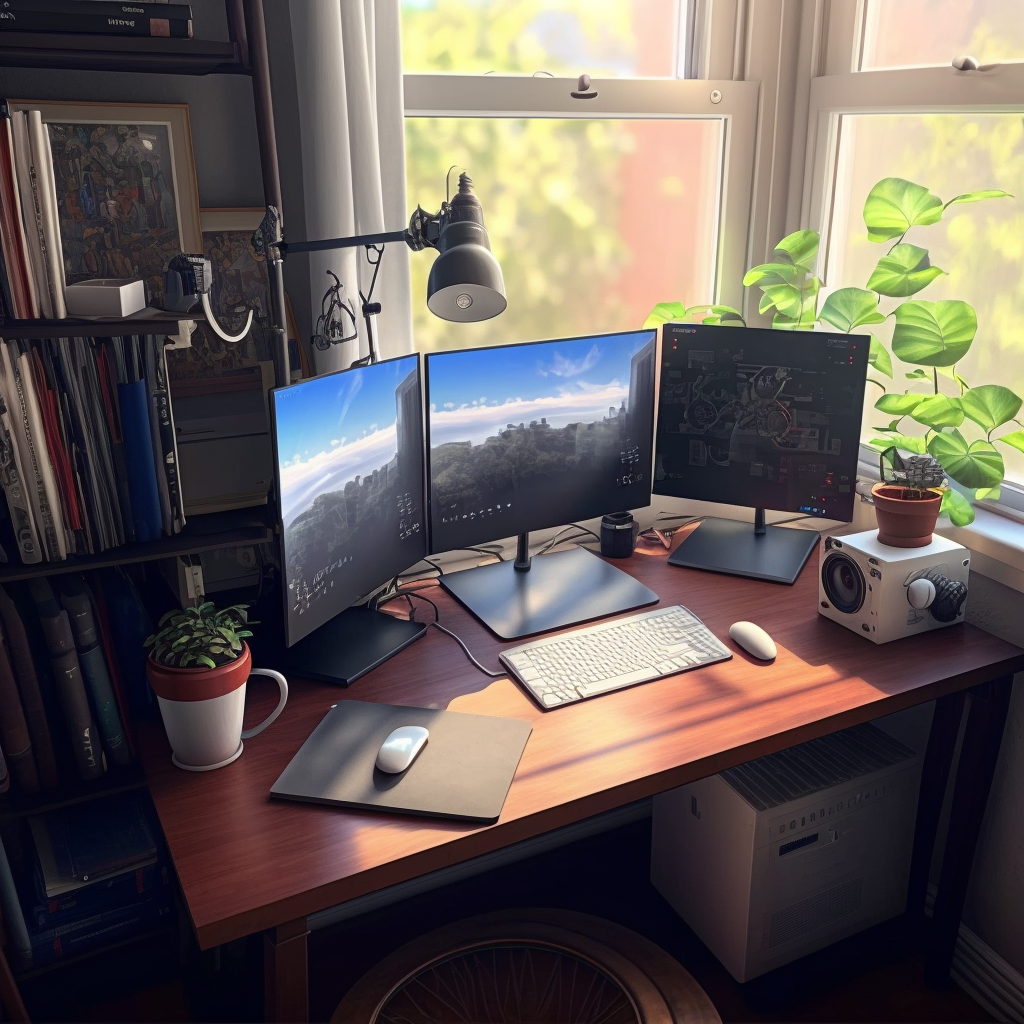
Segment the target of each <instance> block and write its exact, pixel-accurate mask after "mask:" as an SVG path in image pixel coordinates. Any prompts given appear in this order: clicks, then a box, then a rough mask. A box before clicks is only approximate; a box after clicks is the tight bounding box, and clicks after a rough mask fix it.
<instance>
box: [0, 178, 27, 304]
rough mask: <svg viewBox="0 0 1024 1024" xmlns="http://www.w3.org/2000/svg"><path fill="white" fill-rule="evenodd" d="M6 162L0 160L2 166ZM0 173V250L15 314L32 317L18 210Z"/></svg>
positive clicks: (11, 193)
mask: <svg viewBox="0 0 1024 1024" xmlns="http://www.w3.org/2000/svg"><path fill="white" fill-rule="evenodd" d="M3 164H4V161H2V160H0V166H3ZM3 177H4V175H3V174H2V173H0V248H2V249H3V254H4V266H5V267H6V268H7V274H8V278H9V285H10V290H11V296H12V298H13V300H14V314H15V316H18V317H31V316H32V311H33V306H32V298H31V293H30V291H29V283H28V274H29V268H28V258H27V255H26V253H25V252H24V250H19V248H18V244H17V243H18V229H17V226H16V223H15V217H16V210H15V209H14V207H13V191H12V192H10V193H9V192H8V190H7V185H8V184H9V182H6V181H4V180H2V179H3Z"/></svg>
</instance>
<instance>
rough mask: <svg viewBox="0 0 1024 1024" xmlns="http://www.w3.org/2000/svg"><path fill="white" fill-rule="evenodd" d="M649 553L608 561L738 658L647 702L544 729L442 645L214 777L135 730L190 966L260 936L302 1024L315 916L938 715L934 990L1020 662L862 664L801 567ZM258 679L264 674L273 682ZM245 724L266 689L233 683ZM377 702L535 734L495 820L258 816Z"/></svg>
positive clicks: (403, 658)
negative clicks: (732, 569)
mask: <svg viewBox="0 0 1024 1024" xmlns="http://www.w3.org/2000/svg"><path fill="white" fill-rule="evenodd" d="M666 556H667V553H666V552H665V551H664V550H663V549H659V551H658V552H654V551H650V552H648V551H644V550H638V551H637V552H636V554H635V555H634V556H633V557H632V558H629V559H626V560H621V561H617V562H616V563H615V564H617V565H619V566H620V567H621V568H623V569H624V570H625V571H627V572H628V573H630V574H631V575H633V576H634V577H636V578H637V579H638V580H640V581H641V582H642V583H644V584H645V585H646V586H648V587H650V588H651V589H652V590H654V591H655V592H656V593H657V594H658V595H659V598H660V602H661V604H682V605H685V606H686V607H688V608H690V609H691V610H692V611H693V612H695V613H696V614H697V615H698V616H699V617H700V618H701V619H703V620H704V622H705V624H706V625H708V626H709V627H710V628H711V629H712V630H713V631H714V633H715V634H716V635H717V636H718V637H720V638H722V639H723V640H725V641H726V642H727V643H729V644H730V646H731V647H733V649H734V650H735V654H734V657H733V658H732V659H731V660H730V661H725V662H719V663H717V664H713V665H709V666H706V667H705V668H701V669H696V670H693V671H690V672H685V673H681V674H679V675H675V676H670V677H667V678H665V679H661V680H658V681H657V682H654V683H646V684H644V685H642V686H638V687H633V688H631V689H627V690H620V691H618V692H615V693H610V694H606V695H604V696H601V697H596V698H594V699H592V700H587V701H583V702H581V703H578V704H572V705H569V706H566V707H563V708H556V709H554V710H552V711H541V710H540V709H539V708H538V707H537V706H536V705H534V704H533V703H532V702H531V701H530V699H529V698H528V697H527V696H526V695H525V694H524V693H523V692H522V691H521V690H520V689H519V688H518V687H517V686H516V685H515V684H513V683H512V682H511V681H510V680H508V679H499V680H497V681H495V682H492V681H490V680H488V679H487V678H486V677H485V676H483V675H481V674H480V673H479V672H477V671H476V670H475V669H474V668H473V667H472V666H471V665H470V663H469V662H468V661H467V660H466V658H465V656H464V655H463V653H462V651H461V650H460V649H459V647H458V646H457V645H456V643H455V642H454V641H453V640H452V639H451V638H450V637H447V636H445V635H444V634H442V633H441V632H440V631H438V630H430V631H428V633H427V635H426V636H425V637H424V638H423V639H421V640H419V641H417V642H416V643H414V644H412V645H411V646H409V647H407V648H406V649H405V650H403V651H401V652H400V653H399V654H398V655H396V656H395V657H394V658H392V659H391V660H390V661H388V662H386V663H385V664H384V665H382V666H381V667H380V668H377V669H376V670H374V671H373V672H371V673H369V674H368V675H366V676H363V677H362V678H361V679H358V680H357V681H356V682H355V683H354V684H353V685H352V686H350V687H349V688H347V689H338V688H337V687H333V686H329V685H326V684H320V683H312V682H306V681H303V680H289V682H290V685H291V697H290V699H289V702H288V706H287V707H286V708H285V710H284V713H283V714H282V715H281V717H280V719H279V720H278V721H277V722H276V723H275V724H274V725H273V726H272V727H271V728H270V729H268V730H267V731H266V732H265V733H263V734H262V735H260V736H259V737H257V738H256V739H254V740H252V741H250V742H249V743H248V744H247V747H246V750H245V752H244V753H243V755H242V756H241V757H240V758H239V759H238V760H237V761H235V762H234V763H233V764H231V765H229V766H227V767H225V768H222V769H220V770H218V771H214V772H208V773H205V774H194V773H191V772H184V771H180V770H179V769H177V768H175V767H174V766H173V765H172V764H171V756H170V748H169V746H168V744H167V741H166V738H165V737H164V734H163V730H162V728H161V726H160V724H159V723H149V724H147V725H146V726H144V728H143V730H142V733H143V735H142V736H141V737H140V738H141V740H142V742H141V743H140V747H141V749H142V752H143V753H142V760H143V766H144V768H145V772H146V777H147V780H148V784H149V788H150V792H151V794H152V798H153V802H154V805H155V807H156V811H157V814H158V815H159V818H160V824H161V826H162V828H163V831H164V835H165V837H166V839H167V846H168V849H169V852H170V856H171V858H172V860H173V862H174V867H175V870H176V872H177V875H178V879H179V882H180V884H181V888H182V893H183V896H184V901H185V904H186V905H187V907H188V910H189V914H190V916H191V920H192V925H193V928H194V931H195V935H196V938H197V940H198V943H199V945H200V947H201V948H203V949H209V948H211V947H213V946H217V945H220V944H221V943H225V942H229V941H232V940H234V939H239V938H242V937H244V936H248V935H253V934H255V933H258V932H263V933H264V934H265V944H264V949H265V967H266V972H265V998H266V1015H267V1019H268V1020H305V1019H307V1017H308V986H307V935H308V933H309V925H308V919H309V918H310V917H311V916H312V915H315V914H317V913H318V912H321V911H324V910H326V909H328V908H333V907H337V906H338V905H341V904H344V903H346V902H347V901H350V900H354V899H356V898H358V897H365V896H368V895H369V894H373V893H380V892H381V891H382V890H385V889H387V888H389V887H391V886H396V885H399V884H401V883H409V882H410V881H412V880H415V879H421V878H422V877H423V876H426V875H429V874H431V873H432V872H436V871H441V870H442V869H446V868H447V869H450V868H451V867H452V866H453V865H459V864H465V863H466V862H469V861H472V860H473V859H474V858H478V857H485V856H486V855H489V854H494V853H495V852H496V851H501V850H504V849H505V848H507V847H510V846H512V845H514V844H517V843H522V842H524V841H527V840H533V839H536V837H539V836H541V835H544V834H546V833H551V832H554V831H555V830H558V829H561V828H565V827H566V826H571V825H576V824H578V823H581V822H584V821H586V820H587V819H591V818H594V817H595V816H598V815H603V814H608V813H609V812H613V811H616V810H618V809H621V808H625V807H628V806H629V805H631V804H634V803H636V802H637V801H642V800H645V799H647V798H649V797H651V796H653V795H654V794H656V793H659V792H664V791H665V790H668V789H672V788H674V787H676V786H681V785H684V784H686V783H688V782H692V781H694V780H696V779H700V778H704V777H706V776H709V775H713V774H715V773H716V772H719V771H722V770H723V769H725V768H729V767H733V766H735V765H737V764H742V763H743V762H745V761H749V760H752V759H753V758H757V757H761V756H762V755H764V754H768V753H773V752H775V751H778V750H782V749H785V748H786V747H790V746H793V745H794V744H797V743H801V742H803V741H805V740H809V739H813V738H815V737H817V736H822V735H824V734H826V733H830V732H835V731H837V730H839V729H845V728H848V727H849V726H852V725H856V724H858V723H861V722H867V721H871V720H872V719H875V718H879V717H881V716H883V715H887V714H891V713H893V712H896V711H901V710H903V709H905V708H908V707H911V706H914V705H917V704H922V703H924V702H927V701H931V700H935V701H936V702H937V703H936V710H935V715H934V717H933V721H932V728H931V733H930V736H929V740H928V746H927V750H926V753H925V762H924V769H923V778H922V786H921V799H920V802H919V807H918V815H917V824H916V832H915V838H914V853H913V858H912V863H911V877H910V888H909V893H908V902H907V907H908V912H909V913H911V914H923V910H924V899H925V891H926V888H927V882H928V867H929V864H930V860H931V853H932V848H933V846H934V842H935V835H936V830H937V827H938V820H939V811H940V808H941V804H942V797H943V792H944V790H945V788H946V783H947V777H948V775H949V772H950V770H951V769H950V766H951V764H952V762H953V753H954V746H955V744H956V740H957V734H958V730H959V728H960V723H961V719H962V716H963V713H964V709H965V706H966V708H967V713H968V719H967V724H966V727H965V733H964V739H963V744H962V748H961V754H960V759H959V766H958V770H957V775H956V779H955V782H954V783H953V804H952V812H951V819H950V824H949V831H948V837H947V840H946V848H945V854H944V857H943V861H942V874H941V878H940V883H939V891H938V898H937V900H936V903H935V908H934V913H933V918H932V924H931V928H930V931H929V939H928V942H929V945H928V948H927V955H926V957H927V958H926V977H927V979H928V981H929V983H930V984H936V985H939V984H942V983H944V982H945V980H946V979H948V976H949V968H950V964H951V962H952V957H953V949H954V946H955V943H956V937H957V932H958V929H959V925H960V916H961V913H962V910H963V905H964V899H965V896H966V891H967V883H968V879H969V876H970V869H971V863H972V860H973V857H974V849H975V846H976V844H977V838H978V833H979V831H980V828H981V820H982V816H983V814H984V810H985V803H986V800H987V797H988V792H989V788H990V784H991V781H992V776H993V772H994V770H995V763H996V757H997V754H998V750H999V742H1000V739H1001V737H1002V731H1003V724H1004V722H1005V720H1006V712H1007V708H1008V705H1009V699H1010V689H1011V686H1012V682H1013V674H1014V673H1015V672H1017V671H1021V670H1024V650H1021V649H1020V648H1018V647H1015V646H1013V645H1012V644H1009V643H1007V642H1005V641H1003V640H1000V639H998V638H997V637H994V636H992V635H990V634H988V633H986V632H984V631H983V630H980V629H978V628H976V627H974V626H971V625H967V624H964V625H957V626H951V627H949V628H944V629H938V630H934V631H932V632H930V633H926V634H922V635H918V636H914V637H908V638H906V639H903V640H898V641H896V642H894V643H890V644H886V645H882V646H876V645H875V644H873V643H871V642H870V641H868V640H866V639H864V638H862V637H860V636H858V635H857V634H856V633H854V632H852V631H851V630H848V629H845V628H844V627H843V626H841V625H839V624H838V623H835V622H831V621H829V620H827V619H825V618H823V617H822V616H820V615H818V613H817V604H816V603H817V587H818V583H817V577H818V560H817V556H812V557H811V560H810V561H809V562H808V564H807V565H806V566H805V568H804V570H803V572H802V573H801V575H800V577H799V578H798V579H797V582H796V584H795V585H794V586H792V587H788V586H783V585H779V584H774V583H767V582H762V581H757V580H749V579H741V578H738V577H732V576H724V575H719V574H715V573H706V572H700V571H697V570H690V569H683V568H676V567H674V566H670V565H668V564H667V562H666ZM430 596H431V598H432V599H433V600H435V601H436V602H437V604H438V606H439V608H440V614H441V621H442V622H443V623H444V624H445V625H446V626H448V627H449V628H450V629H452V630H454V631H455V632H456V633H458V634H459V635H460V636H461V637H462V638H463V639H464V640H465V642H466V643H467V644H468V645H469V648H470V650H472V651H473V653H474V654H475V655H476V656H477V658H478V659H479V660H481V661H482V662H483V663H484V664H485V665H487V666H489V667H493V668H497V667H498V665H499V662H498V652H499V651H500V650H502V649H503V647H505V646H509V645H507V644H504V643H503V642H502V641H500V640H498V639H497V638H495V637H494V636H492V635H491V634H490V633H489V632H488V631H487V630H486V629H485V628H484V627H483V626H481V625H480V624H479V623H478V622H477V621H476V620H475V619H474V618H472V616H470V615H469V613H468V612H466V611H465V610H464V609H463V608H462V607H461V606H460V605H458V604H457V603H456V602H455V601H454V600H453V599H452V598H450V597H449V596H448V595H447V594H445V593H444V591H442V590H441V589H440V588H438V589H437V592H436V594H435V593H433V592H432V593H431V595H430ZM739 619H748V620H751V621H753V622H756V623H758V624H759V625H761V626H762V627H764V628H765V629H766V630H767V631H768V633H769V634H770V635H771V636H772V637H773V638H774V640H775V642H776V644H777V646H778V649H779V653H778V657H777V658H776V659H775V661H774V662H772V663H770V664H764V663H760V662H757V661H755V659H753V658H751V657H750V656H749V655H747V654H745V653H743V652H742V651H740V650H739V649H738V648H736V645H735V644H732V643H731V641H729V640H728V628H729V625H730V624H731V623H733V622H735V621H737V620H739ZM270 667H273V666H270ZM250 691H251V692H250V696H249V714H250V715H251V716H252V718H253V720H257V719H258V718H259V717H260V716H262V715H264V714H265V713H266V712H267V711H268V710H269V709H270V707H271V706H272V702H273V700H276V688H275V693H274V695H271V693H270V688H269V686H268V688H267V689H265V690H264V689H263V683H262V682H260V681H258V679H254V680H253V682H251V683H250ZM344 700H360V701H379V702H383V703H388V704H408V705H413V706H417V707H431V708H445V707H447V708H450V709H451V710H457V711H467V712H473V713H477V714H492V715H507V716H513V717H519V718H523V719H526V720H528V721H529V722H530V723H531V724H532V727H533V732H532V735H531V736H530V739H529V742H528V743H527V745H526V749H525V751H524V753H523V757H522V760H521V761H520V763H519V767H518V769H517V771H516V775H515V778H514V779H513V782H512V786H511V788H510V790H509V793H508V797H507V798H506V800H505V804H504V807H503V809H502V813H501V817H500V818H499V820H498V822H497V823H496V824H494V825H490V826H485V827H481V826H479V825H473V824H467V823H463V822H458V821H445V820H440V819H426V818H413V817H408V816H399V815H390V814H382V813H375V812H370V811H358V810H347V809H338V808H334V807H328V806H320V805H314V804H304V803H294V802H290V801H282V800H272V799H271V798H270V796H269V793H270V787H271V786H272V785H273V783H274V782H275V780H276V779H277V777H278V776H279V775H280V774H281V772H282V771H283V770H284V768H285V766H286V765H287V764H288V762H289V761H290V760H291V758H292V757H293V756H294V754H295V753H296V751H297V750H298V749H299V747H301V746H302V744H303V743H304V742H305V740H306V738H307V737H308V736H309V734H310V733H311V732H312V731H313V729H314V728H315V727H316V726H317V725H318V724H319V722H320V720H321V719H322V718H323V716H324V715H325V714H326V712H327V710H328V708H329V707H330V706H331V705H332V704H334V703H337V702H338V701H344Z"/></svg>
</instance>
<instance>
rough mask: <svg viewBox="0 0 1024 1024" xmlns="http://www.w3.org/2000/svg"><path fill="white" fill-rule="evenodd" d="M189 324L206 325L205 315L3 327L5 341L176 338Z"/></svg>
mask: <svg viewBox="0 0 1024 1024" xmlns="http://www.w3.org/2000/svg"><path fill="white" fill-rule="evenodd" d="M187 320H194V321H196V322H197V323H203V322H205V320H206V315H205V314H204V313H203V312H202V310H200V311H199V312H198V313H168V312H166V311H165V310H162V309H144V310H142V311H141V312H139V313H135V314H134V315H132V316H122V317H113V318H102V319H101V318H100V317H89V318H88V319H82V318H81V317H68V318H66V319H64V320H5V321H3V322H2V323H0V337H3V338H26V339H27V338H110V337H115V336H118V335H124V334H177V333H178V324H179V323H183V322H185V321H187Z"/></svg>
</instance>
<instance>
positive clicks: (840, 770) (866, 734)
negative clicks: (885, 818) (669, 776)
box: [720, 722, 914, 811]
mask: <svg viewBox="0 0 1024 1024" xmlns="http://www.w3.org/2000/svg"><path fill="white" fill-rule="evenodd" d="M913 756H914V751H912V750H911V749H910V748H909V747H906V746H904V745H903V744H902V743H900V742H899V741H898V740H894V739H893V738H892V737H891V736H889V735H888V734H887V733H884V732H882V730H881V729H879V728H878V727H877V726H874V725H872V724H871V723H870V722H866V723H864V724H863V725H855V726H853V728H851V729H844V730H843V731H842V732H837V733H832V735H830V736H821V737H820V738H818V739H816V740H808V741H807V742H806V743H801V744H799V745H798V746H795V747H790V748H789V749H788V750H780V751H779V752H778V753H777V754H766V755H765V756H764V757H759V758H758V759H757V760H756V761H748V762H747V763H746V764H741V765H738V766H737V767H736V768H728V769H726V770H725V771H724V772H721V773H720V776H721V778H722V779H724V780H725V781H726V782H727V783H728V784H729V785H730V786H732V788H733V789H734V790H736V792H737V793H739V795H740V796H741V797H743V799H744V800H746V801H747V803H749V804H750V805H751V807H753V808H754V809H755V810H758V811H767V810H770V809H771V808H773V807H778V806H779V805H780V804H784V803H788V802H789V801H790V800H799V799H800V798H801V797H805V796H810V795H811V794H812V793H817V792H819V791H820V790H822V789H829V788H830V787H832V786H841V785H843V784H845V783H847V782H850V781H851V780H852V779H856V778H859V777H860V776H862V775H870V774H871V773H872V772H877V771H881V769H883V768H888V767H890V766H891V765H894V764H899V763H900V762H901V761H907V760H909V759H910V758H912V757H913Z"/></svg>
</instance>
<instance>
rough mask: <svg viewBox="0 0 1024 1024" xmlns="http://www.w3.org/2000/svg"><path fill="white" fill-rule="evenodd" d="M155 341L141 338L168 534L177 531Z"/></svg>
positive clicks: (148, 401)
mask: <svg viewBox="0 0 1024 1024" xmlns="http://www.w3.org/2000/svg"><path fill="white" fill-rule="evenodd" d="M155 342H156V339H155V338H154V337H153V336H152V335H148V334H147V335H146V336H145V337H144V338H143V339H142V345H143V359H144V362H145V366H146V372H145V380H146V392H147V405H148V408H149V432H150V438H151V440H152V445H153V465H154V466H155V468H156V489H157V492H158V493H159V495H160V517H161V522H162V524H163V528H164V533H166V534H167V535H168V536H170V535H171V534H172V533H176V532H177V531H176V530H175V529H174V524H173V523H172V522H171V493H170V490H169V489H168V486H167V464H166V463H165V461H164V455H163V442H162V441H161V438H160V414H159V412H158V411H157V380H156V360H157V351H156V345H155ZM165 394H166V393H165Z"/></svg>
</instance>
